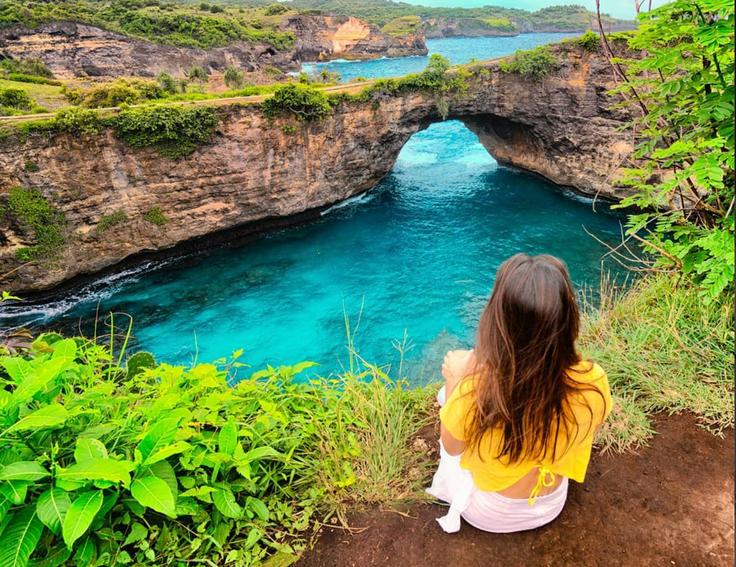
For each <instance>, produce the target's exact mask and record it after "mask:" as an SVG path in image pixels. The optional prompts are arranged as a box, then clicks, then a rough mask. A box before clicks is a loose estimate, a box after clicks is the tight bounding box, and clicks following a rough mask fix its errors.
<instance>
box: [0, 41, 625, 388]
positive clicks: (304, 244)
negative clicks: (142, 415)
mask: <svg viewBox="0 0 736 567" xmlns="http://www.w3.org/2000/svg"><path fill="white" fill-rule="evenodd" d="M543 35H544V36H549V35H551V34H530V35H525V36H520V37H519V38H503V39H501V38H484V39H472V40H458V39H452V40H437V41H433V42H431V44H432V45H433V47H434V45H435V44H437V45H446V46H452V49H454V50H455V52H456V53H458V54H459V55H456V56H455V55H453V56H451V58H453V57H455V58H454V59H453V61H455V62H458V61H459V60H461V59H462V58H463V57H465V58H468V59H469V57H468V54H469V53H475V54H476V55H475V56H477V57H478V58H483V57H489V56H492V55H494V54H495V53H489V52H488V51H487V50H486V51H484V49H486V48H485V47H483V46H488V45H490V44H493V45H496V42H504V43H503V45H505V46H506V47H505V48H503V49H506V50H507V52H508V50H511V51H513V49H515V48H516V46H517V44H518V41H522V40H525V41H529V40H530V39H533V37H532V36H543ZM555 35H559V34H555ZM491 40H492V41H491ZM494 49H501V48H500V47H496V48H494ZM449 52H450V47H447V49H446V51H445V53H449ZM458 58H459V59H458ZM415 59H420V60H422V61H424V60H426V58H413V57H412V58H404V62H403V63H402V62H401V60H382V61H378V62H363V63H349V64H347V65H348V66H349V67H350V69H353V70H355V71H356V72H358V73H359V74H362V75H363V76H370V74H371V73H372V72H376V73H379V74H384V73H386V72H387V71H386V69H387V67H386V66H387V65H390V66H394V67H395V68H398V66H400V65H414V64H415V63H416V61H414V60H415ZM423 64H424V63H420V64H419V67H418V68H421V67H422V66H423ZM376 69H379V70H378V71H376ZM401 72H404V71H401ZM596 210H597V211H598V212H594V211H593V207H592V205H591V203H590V202H589V201H588V200H586V199H582V198H580V197H577V196H575V195H573V194H571V193H569V192H566V191H564V190H562V189H560V188H558V187H556V186H554V185H552V184H550V183H548V182H546V181H544V180H542V179H540V178H538V177H536V176H533V175H530V174H526V173H522V172H519V171H515V170H513V169H509V168H505V167H499V166H498V165H497V164H496V162H495V161H494V160H493V158H492V157H491V156H490V155H489V154H488V153H487V152H486V150H485V149H484V148H483V146H481V145H480V143H479V142H478V140H477V138H476V137H475V135H474V134H472V133H471V132H470V131H468V130H467V129H466V128H465V127H464V126H463V125H462V124H461V123H460V122H456V121H449V122H443V123H438V124H433V125H432V126H430V127H429V128H428V129H426V130H424V131H422V132H419V133H417V134H416V135H415V136H413V137H412V138H411V140H409V142H408V143H407V144H406V146H405V147H404V148H403V150H402V151H401V154H400V155H399V158H398V160H397V162H396V165H395V167H394V168H393V170H392V171H391V172H390V173H389V175H388V176H386V178H385V179H384V180H383V181H381V182H380V183H379V184H378V186H376V187H375V188H374V189H373V190H371V191H370V192H369V193H367V194H366V195H364V196H362V197H359V198H357V199H354V200H353V201H351V202H348V203H344V204H342V205H340V206H337V207H335V208H333V209H332V210H330V211H327V212H326V213H325V214H324V215H323V216H322V217H321V218H320V219H319V220H318V221H316V222H312V223H310V224H308V225H306V226H302V227H298V228H292V229H288V230H283V231H280V232H277V233H273V234H270V235H264V236H261V237H259V238H257V239H256V240H254V241H251V242H250V243H248V244H246V245H241V246H238V247H225V248H219V249H214V250H210V251H209V252H206V253H201V254H198V255H192V256H187V257H184V258H179V259H176V260H171V261H168V262H158V263H150V264H147V265H145V266H140V267H138V268H135V269H132V270H128V271H125V272H121V273H118V274H115V275H113V276H108V277H105V278H103V279H100V280H99V281H97V282H94V283H92V284H90V285H88V286H87V287H85V288H84V289H81V290H78V291H76V292H74V293H73V294H66V295H63V296H61V297H59V298H57V300H56V301H54V302H52V303H48V304H45V305H39V306H33V307H25V306H22V305H21V306H17V307H13V308H9V307H7V306H5V307H3V308H0V325H3V324H18V323H21V322H24V323H28V322H33V323H35V324H39V325H43V326H51V327H54V328H61V329H63V330H65V331H66V332H79V329H81V330H82V331H83V332H85V333H88V334H91V333H92V330H93V323H94V320H95V313H96V311H97V310H99V313H100V314H105V313H107V312H110V311H114V312H125V313H129V314H130V315H132V317H133V318H134V320H135V327H134V328H135V331H134V332H135V348H141V349H146V350H150V351H152V352H154V353H155V354H156V356H157V358H158V359H159V360H164V361H168V362H174V363H185V364H186V363H190V362H192V361H193V360H195V359H197V360H199V361H211V360H213V359H216V358H219V357H224V356H228V355H230V354H231V353H232V352H233V351H234V350H236V349H238V348H243V349H245V356H244V359H245V360H247V361H248V362H249V363H250V364H252V365H254V366H255V367H261V366H263V365H264V364H273V365H280V364H292V363H296V362H299V361H302V360H313V361H316V362H318V363H320V364H321V367H319V368H318V371H319V372H323V373H328V372H332V371H338V370H340V369H341V368H343V367H345V366H346V365H347V364H348V350H347V342H348V341H347V338H346V336H347V335H346V329H345V318H347V319H349V320H350V323H351V329H352V331H351V332H352V334H353V335H354V345H355V348H356V349H357V350H358V351H359V353H360V355H361V356H362V357H363V358H365V359H366V360H368V361H370V362H375V363H378V364H381V365H389V366H390V367H391V369H392V371H393V372H394V374H396V375H398V374H400V375H402V376H407V377H409V378H410V379H411V381H412V382H413V383H416V384H419V383H424V382H427V381H429V380H436V379H437V378H438V368H439V362H440V360H441V358H442V356H443V355H444V353H445V352H446V351H447V349H449V348H454V347H457V346H469V345H471V344H472V340H473V333H474V329H475V325H476V323H477V319H478V316H479V314H480V311H481V309H482V308H483V305H484V303H485V301H486V299H487V297H488V295H489V292H490V289H491V287H492V285H493V277H494V273H495V270H496V268H497V267H498V265H499V264H500V263H501V262H502V261H503V260H504V259H506V258H507V257H509V256H510V255H512V254H514V253H516V252H527V253H530V254H538V253H548V254H554V255H557V256H560V257H561V258H563V259H564V260H565V261H566V262H567V263H568V265H569V267H570V270H571V273H572V277H573V279H574V281H575V284H576V285H577V286H578V287H583V286H588V285H589V286H592V287H596V286H597V284H598V282H599V279H600V274H601V257H602V255H603V253H604V252H605V249H604V247H603V246H602V245H601V244H599V243H598V242H596V240H595V239H593V238H592V237H591V236H589V235H588V234H587V233H586V230H587V231H589V232H592V233H593V234H595V235H596V236H597V237H598V238H600V239H602V240H603V241H607V242H611V243H612V242H615V241H616V240H617V239H618V237H619V231H620V227H619V220H618V218H617V217H616V216H614V215H612V214H610V212H609V211H607V208H606V206H605V205H602V204H601V203H598V204H597V205H596ZM611 268H612V266H606V267H605V269H606V270H608V269H611ZM121 319H122V318H121V317H120V316H118V317H117V320H118V321H121ZM101 327H102V324H101Z"/></svg>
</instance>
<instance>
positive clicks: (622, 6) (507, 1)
mask: <svg viewBox="0 0 736 567" xmlns="http://www.w3.org/2000/svg"><path fill="white" fill-rule="evenodd" d="M403 1H404V2H408V3H409V4H422V5H423V6H444V7H452V8H477V7H479V6H488V5H491V6H503V7H504V8H521V9H522V10H532V11H533V10H539V9H540V8H545V7H547V6H555V5H560V4H579V5H581V6H585V7H586V8H587V9H588V10H593V11H594V10H595V0H403ZM665 3H666V0H655V1H654V2H653V6H655V7H656V6H661V5H662V4H665ZM601 12H605V13H608V14H611V15H612V16H614V17H616V18H626V19H633V18H634V16H635V14H636V11H635V10H634V0H601Z"/></svg>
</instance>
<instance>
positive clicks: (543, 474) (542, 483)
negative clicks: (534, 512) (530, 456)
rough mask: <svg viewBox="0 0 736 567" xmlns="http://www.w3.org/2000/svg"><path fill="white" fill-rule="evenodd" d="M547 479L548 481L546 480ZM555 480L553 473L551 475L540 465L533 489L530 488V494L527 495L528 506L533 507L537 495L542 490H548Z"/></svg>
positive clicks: (549, 471)
mask: <svg viewBox="0 0 736 567" xmlns="http://www.w3.org/2000/svg"><path fill="white" fill-rule="evenodd" d="M547 477H549V480H548V479H547ZM555 480H556V478H555V473H553V472H552V471H551V470H549V469H548V468H547V467H545V466H543V465H540V466H539V476H538V477H537V483H536V484H535V485H534V488H532V492H531V494H529V499H528V500H527V502H529V506H534V503H535V502H536V501H537V498H538V497H539V493H540V492H542V488H549V487H550V486H554V485H555Z"/></svg>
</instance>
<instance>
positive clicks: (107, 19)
mask: <svg viewBox="0 0 736 567" xmlns="http://www.w3.org/2000/svg"><path fill="white" fill-rule="evenodd" d="M203 6H204V7H203ZM214 8H215V10H214V11H213V10H212V9H211V6H210V5H209V4H204V5H183V4H181V3H179V4H177V3H172V2H164V1H161V2H159V1H158V0H125V1H116V0H55V1H54V2H27V1H21V0H6V1H5V2H3V4H2V5H0V27H2V26H11V25H19V24H20V25H26V26H32V27H33V26H37V25H38V24H41V23H44V22H49V21H54V20H71V21H77V22H84V23H88V24H92V25H95V26H99V27H102V28H105V29H109V30H112V31H116V32H119V33H122V34H125V35H128V36H131V37H137V38H141V39H147V40H150V41H154V42H157V43H163V44H171V45H182V46H188V47H201V48H203V49H209V48H212V47H218V46H224V45H227V44H229V43H232V42H234V41H238V40H240V41H259V42H265V43H269V44H271V45H272V46H274V47H275V48H276V49H288V48H290V47H291V46H292V45H293V42H294V36H293V35H292V34H291V33H289V32H283V31H280V30H279V29H278V24H279V23H280V18H281V17H280V16H276V17H275V18H271V17H268V16H267V15H266V14H265V13H264V10H263V9H260V8H257V9H256V8H251V9H248V10H243V11H240V10H238V9H235V8H221V7H220V6H214Z"/></svg>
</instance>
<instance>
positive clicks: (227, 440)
mask: <svg viewBox="0 0 736 567" xmlns="http://www.w3.org/2000/svg"><path fill="white" fill-rule="evenodd" d="M217 442H218V444H219V446H220V453H225V454H226V455H230V456H232V454H233V453H234V452H235V447H236V446H237V444H238V426H237V425H236V423H235V421H233V420H232V419H230V420H228V422H227V423H226V424H225V425H223V426H222V429H220V433H219V435H218V437H217Z"/></svg>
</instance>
